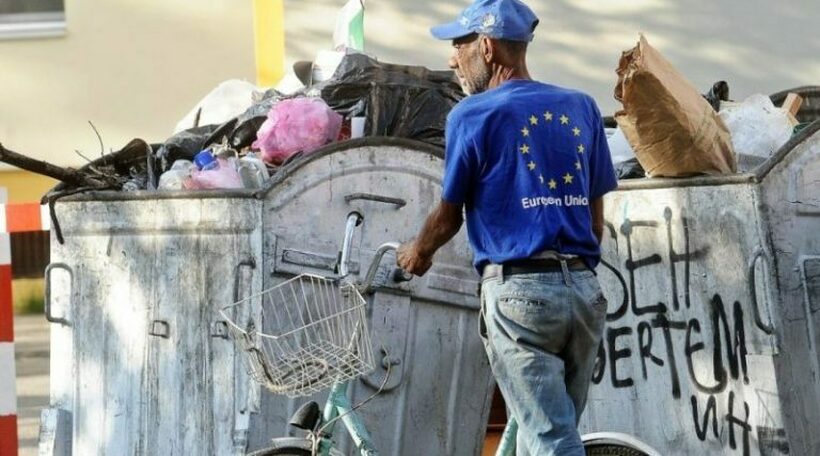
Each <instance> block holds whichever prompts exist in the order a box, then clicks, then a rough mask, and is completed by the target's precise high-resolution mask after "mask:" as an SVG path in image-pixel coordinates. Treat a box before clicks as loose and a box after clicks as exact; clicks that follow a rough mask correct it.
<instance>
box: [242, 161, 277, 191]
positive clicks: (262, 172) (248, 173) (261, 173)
mask: <svg viewBox="0 0 820 456" xmlns="http://www.w3.org/2000/svg"><path fill="white" fill-rule="evenodd" d="M237 170H238V171H239V176H240V177H241V178H242V186H243V187H245V188H261V187H262V186H264V185H265V182H266V181H267V180H268V179H270V174H269V173H268V167H267V166H265V163H264V162H263V161H262V159H260V158H259V157H258V156H257V155H256V154H254V153H250V154H248V155H246V156H244V157H242V158H240V159H239V162H238V163H237Z"/></svg>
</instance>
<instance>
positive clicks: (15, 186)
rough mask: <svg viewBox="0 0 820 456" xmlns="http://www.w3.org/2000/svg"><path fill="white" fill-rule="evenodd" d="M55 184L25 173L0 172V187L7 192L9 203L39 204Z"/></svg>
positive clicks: (19, 171)
mask: <svg viewBox="0 0 820 456" xmlns="http://www.w3.org/2000/svg"><path fill="white" fill-rule="evenodd" d="M57 183H58V182H57V181H56V180H54V179H51V178H49V177H45V176H40V175H38V174H34V173H29V172H27V171H21V170H0V187H3V188H5V189H6V190H7V191H8V196H9V199H8V202H9V203H33V202H39V201H40V198H41V197H42V196H43V195H45V194H46V192H48V191H49V190H50V189H51V188H52V187H54V186H55V185H57Z"/></svg>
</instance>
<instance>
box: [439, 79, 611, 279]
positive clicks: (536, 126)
mask: <svg viewBox="0 0 820 456" xmlns="http://www.w3.org/2000/svg"><path fill="white" fill-rule="evenodd" d="M446 140H447V146H446V153H445V170H444V184H443V187H444V188H443V192H442V199H444V201H446V202H448V203H453V204H464V205H465V208H466V216H467V234H468V236H469V239H470V244H471V245H472V247H473V251H474V254H475V257H474V260H473V262H474V264H475V266H476V268H477V269H478V270H479V271H481V268H482V267H483V266H484V265H485V264H487V263H496V264H500V263H504V262H507V261H511V260H517V259H524V258H529V257H531V256H533V255H536V254H537V253H539V252H542V251H544V250H554V251H557V252H560V253H563V254H570V255H577V256H580V257H582V258H583V259H584V260H585V261H586V263H587V264H588V265H590V267H595V266H597V264H598V262H599V261H600V257H601V252H600V247H599V245H598V240H597V238H596V237H595V234H594V233H593V232H592V216H591V213H590V206H589V203H590V201H592V200H594V199H596V198H600V197H602V196H603V195H604V194H605V193H607V192H609V191H611V190H613V189H615V188H616V187H617V185H618V179H617V177H616V176H615V170H614V169H613V166H612V158H611V157H610V154H609V147H608V146H607V142H606V136H605V134H604V128H603V121H602V119H601V114H600V112H599V111H598V107H597V106H596V105H595V101H594V100H593V99H592V98H591V97H589V96H588V95H585V94H583V93H581V92H578V91H574V90H569V89H565V88H561V87H556V86H552V85H547V84H543V83H540V82H537V81H527V80H512V81H508V82H505V83H503V84H502V85H501V86H499V87H497V88H495V89H492V90H489V91H487V92H484V93H481V94H478V95H473V96H470V97H467V98H465V99H464V100H462V101H461V102H460V103H458V104H457V105H456V106H455V108H453V110H452V111H451V112H450V114H449V116H448V118H447V129H446Z"/></svg>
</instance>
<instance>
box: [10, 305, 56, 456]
mask: <svg viewBox="0 0 820 456" xmlns="http://www.w3.org/2000/svg"><path fill="white" fill-rule="evenodd" d="M14 343H15V350H16V353H15V359H16V367H17V433H18V436H19V439H20V456H33V455H36V454H37V434H38V432H39V429H40V410H42V408H43V407H45V406H47V405H48V361H49V357H48V353H49V333H48V322H47V321H46V319H45V318H44V317H43V316H42V315H30V316H17V317H14Z"/></svg>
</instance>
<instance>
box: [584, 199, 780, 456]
mask: <svg viewBox="0 0 820 456" xmlns="http://www.w3.org/2000/svg"><path fill="white" fill-rule="evenodd" d="M659 215H661V214H659ZM659 218H660V217H659ZM678 220H679V222H676V221H675V217H674V214H673V212H672V210H671V209H669V208H666V209H665V210H664V212H663V214H662V220H660V221H657V220H630V219H628V218H624V219H623V220H622V223H621V225H620V226H619V227H617V228H616V227H615V226H614V225H613V224H612V223H609V222H607V224H606V226H607V232H608V236H609V238H610V240H609V241H607V242H614V246H615V249H614V251H615V252H617V255H612V254H611V252H607V253H605V257H606V256H608V257H609V260H610V261H606V258H605V260H604V261H602V263H601V266H602V267H601V268H599V271H600V272H601V275H602V278H604V280H606V281H608V283H613V284H617V285H616V289H617V287H620V291H621V293H622V298H621V299H620V300H619V302H610V307H609V313H608V315H607V328H606V330H605V333H604V336H603V338H602V341H601V344H600V346H599V349H598V356H597V359H596V367H595V370H594V372H593V378H592V381H593V383H594V384H601V383H602V382H604V381H608V382H609V384H610V385H611V386H612V387H613V388H616V389H622V388H634V387H636V383H640V382H647V381H651V379H652V377H653V376H656V375H659V374H658V373H659V372H665V374H661V375H667V376H668V379H669V384H670V385H671V389H670V390H669V392H668V394H669V396H670V397H671V398H672V399H673V400H674V401H681V402H682V403H683V404H680V405H681V407H680V408H683V406H684V404H685V406H686V407H687V408H690V410H691V417H692V420H691V423H692V428H691V430H692V433H693V434H694V436H696V437H697V438H698V439H699V440H700V441H706V440H707V439H715V440H717V441H720V442H722V444H724V445H726V444H728V446H729V448H730V449H732V450H736V451H737V452H739V453H741V454H744V455H747V454H750V441H751V440H752V437H753V436H754V437H755V440H757V442H758V445H759V447H760V452H761V453H762V454H770V453H772V452H775V453H784V454H788V452H789V447H788V440H787V439H786V435H785V431H784V430H783V429H780V428H772V427H766V426H756V427H753V423H752V422H750V407H749V404H748V403H747V402H746V401H744V400H741V399H739V398H738V395H737V394H736V392H735V391H733V390H732V387H733V386H735V385H740V386H742V385H748V384H749V383H750V381H751V380H752V379H750V373H749V369H748V366H747V355H748V350H747V331H753V330H756V328H755V327H754V326H753V325H751V326H747V322H748V318H747V316H746V315H744V306H743V305H742V304H741V302H739V301H727V300H725V299H724V297H723V296H722V295H721V294H720V290H714V291H713V292H710V293H709V294H708V295H706V296H705V297H706V298H707V299H708V302H706V303H703V304H701V303H700V302H697V303H696V304H695V303H693V302H692V299H691V282H692V265H693V264H695V263H696V262H697V261H699V260H701V259H703V258H705V257H706V256H707V255H709V253H710V248H711V247H710V246H709V245H704V243H703V241H702V240H698V241H696V242H693V241H692V239H690V234H691V233H690V222H689V220H687V218H686V217H685V216H681V217H679V219H678ZM678 229H679V230H680V232H681V234H682V242H679V243H677V244H676V242H675V236H674V234H675V232H676V230H678ZM650 230H664V231H665V232H666V233H665V236H663V237H664V238H665V245H662V246H659V247H657V248H655V249H654V250H656V251H655V252H652V253H651V254H650V255H646V254H644V255H643V256H640V257H638V256H637V254H636V250H638V249H637V248H636V246H637V245H638V244H641V247H642V249H643V250H646V242H645V239H646V238H647V237H648V238H650V239H656V237H657V231H650ZM642 240H644V241H643V242H642ZM624 244H625V245H624ZM622 250H624V251H622ZM613 256H617V258H618V259H617V260H616V261H613V260H612V257H613ZM648 268H664V269H663V272H662V276H664V277H665V278H666V280H668V283H667V287H668V288H667V289H666V290H665V291H664V296H665V297H664V298H662V299H658V296H652V295H653V294H656V293H647V292H645V289H643V288H640V287H639V285H640V284H641V280H642V278H643V279H644V280H648V279H649V280H657V277H658V274H657V271H658V270H657V269H653V270H652V271H654V272H655V273H654V274H646V271H649V270H650V269H648ZM654 289H660V290H663V289H664V287H663V286H661V287H658V286H657V284H655V286H654ZM667 292H668V295H667V294H666V293H667ZM648 295H649V296H648ZM608 297H610V296H608ZM619 297H620V296H619ZM652 298H654V299H652ZM670 298H671V299H670ZM610 301H612V298H611V297H610ZM693 306H697V307H696V308H693ZM709 334H711V336H708V335H709ZM706 360H708V362H704V361H706ZM698 361H700V362H698ZM627 363H628V364H629V366H630V367H631V366H640V370H639V371H638V368H637V367H635V372H631V369H624V367H626V364H627ZM696 365H697V366H699V368H696ZM704 365H706V366H708V369H704ZM653 366H654V367H653ZM625 371H626V372H625ZM682 384H686V385H688V388H685V390H688V391H692V393H695V392H698V393H700V394H699V395H696V394H691V395H689V397H686V398H684V397H682V387H681V385H682ZM676 405H678V404H676ZM718 410H721V411H722V413H719V412H718Z"/></svg>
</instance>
